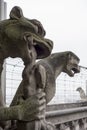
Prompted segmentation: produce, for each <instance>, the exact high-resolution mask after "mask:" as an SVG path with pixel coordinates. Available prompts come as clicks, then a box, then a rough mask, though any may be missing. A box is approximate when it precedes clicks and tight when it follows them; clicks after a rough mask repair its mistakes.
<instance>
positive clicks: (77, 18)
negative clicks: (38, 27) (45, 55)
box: [5, 0, 87, 66]
mask: <svg viewBox="0 0 87 130" xmlns="http://www.w3.org/2000/svg"><path fill="white" fill-rule="evenodd" d="M5 1H6V2H7V3H8V16H9V12H10V10H11V8H12V7H13V6H15V5H17V6H20V7H21V8H22V9H23V12H24V15H25V16H26V17H28V18H30V19H33V18H35V19H38V20H39V21H41V23H42V24H43V26H44V28H45V30H46V37H47V38H49V39H51V40H53V42H54V49H53V52H60V51H67V50H70V51H73V52H74V53H75V54H77V55H78V56H79V58H80V60H81V61H80V64H81V65H82V66H87V58H86V57H87V0H5Z"/></svg>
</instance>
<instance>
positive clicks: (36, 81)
mask: <svg viewBox="0 0 87 130" xmlns="http://www.w3.org/2000/svg"><path fill="white" fill-rule="evenodd" d="M0 34H1V35H0V40H1V44H0V50H1V51H0V72H2V66H3V62H4V59H5V58H7V57H12V58H15V57H20V58H21V59H22V60H23V62H24V65H25V68H24V70H23V73H22V82H21V83H20V85H19V87H18V90H17V92H16V94H15V96H14V98H13V100H12V103H11V105H10V107H3V103H2V105H1V106H2V107H1V108H0V125H1V127H2V128H3V129H4V130H6V129H7V130H10V129H11V130H12V129H14V130H54V129H55V128H54V126H53V125H52V124H50V123H47V122H46V120H45V109H46V104H47V103H48V102H50V100H51V99H52V98H53V97H54V94H55V90H56V89H55V86H56V84H55V81H56V78H57V77H58V76H59V74H60V73H61V72H65V73H67V74H68V75H69V76H74V74H75V73H78V72H79V71H80V69H79V66H78V63H79V58H78V57H77V56H76V55H75V54H74V53H72V52H61V53H55V54H51V50H52V48H53V42H52V41H51V40H49V39H46V38H45V37H44V36H45V30H44V28H43V26H42V24H41V23H40V22H39V21H37V20H29V19H27V18H25V17H24V16H23V13H22V10H21V9H20V8H19V7H17V6H16V7H14V8H13V9H12V10H11V12H10V19H7V20H4V21H1V23H0ZM50 54H51V55H50ZM46 57H47V58H46ZM40 58H41V59H42V60H40V61H38V62H36V60H37V59H40ZM43 58H44V59H43ZM0 74H1V73H0ZM0 94H2V92H0ZM0 101H1V102H2V100H1V99H0ZM8 120H10V121H12V122H10V121H9V122H7V121H8ZM14 120H15V121H14ZM6 123H8V124H6ZM10 123H11V124H10ZM14 126H15V128H14Z"/></svg>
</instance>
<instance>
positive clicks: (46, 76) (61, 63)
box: [11, 51, 80, 106]
mask: <svg viewBox="0 0 87 130" xmlns="http://www.w3.org/2000/svg"><path fill="white" fill-rule="evenodd" d="M78 63H79V58H78V57H77V56H76V55H75V54H74V53H73V52H70V51H66V52H61V53H54V54H51V55H50V56H49V57H47V58H44V59H42V60H40V61H39V62H37V63H36V64H35V68H36V70H35V75H36V82H37V86H38V88H41V86H43V88H42V89H43V91H44V92H45V93H46V102H47V103H48V102H50V101H51V99H52V98H53V97H54V95H55V90H56V88H55V86H56V78H57V77H58V76H59V75H60V73H61V72H65V73H67V74H68V75H69V76H71V77H72V76H74V74H75V73H78V72H80V67H79V66H78ZM41 68H42V69H41ZM41 70H43V71H41ZM38 77H39V79H40V80H37V79H38ZM38 81H41V82H42V84H43V85H41V82H38ZM23 82H24V81H22V82H21V84H20V85H19V87H18V90H17V92H16V94H15V96H14V98H13V101H12V103H11V106H13V105H16V104H17V103H18V99H19V97H20V96H21V95H22V96H23V95H24V94H23V92H24V91H23ZM38 88H37V89H38Z"/></svg>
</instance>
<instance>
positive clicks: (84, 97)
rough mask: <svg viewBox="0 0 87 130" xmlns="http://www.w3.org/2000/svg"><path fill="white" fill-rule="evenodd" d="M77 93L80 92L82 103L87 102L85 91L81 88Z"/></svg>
mask: <svg viewBox="0 0 87 130" xmlns="http://www.w3.org/2000/svg"><path fill="white" fill-rule="evenodd" d="M76 91H78V92H79V94H80V98H81V100H82V101H87V95H86V94H85V92H84V90H83V89H82V88H81V87H78V88H77V89H76Z"/></svg>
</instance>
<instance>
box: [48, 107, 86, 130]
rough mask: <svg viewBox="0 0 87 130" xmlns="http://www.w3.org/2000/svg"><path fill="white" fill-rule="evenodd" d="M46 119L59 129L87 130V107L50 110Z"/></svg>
mask: <svg viewBox="0 0 87 130" xmlns="http://www.w3.org/2000/svg"><path fill="white" fill-rule="evenodd" d="M46 119H47V121H48V122H52V124H53V123H54V124H55V125H56V129H57V130H87V107H86V106H84V107H77V108H69V109H63V110H55V111H48V112H46Z"/></svg>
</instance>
